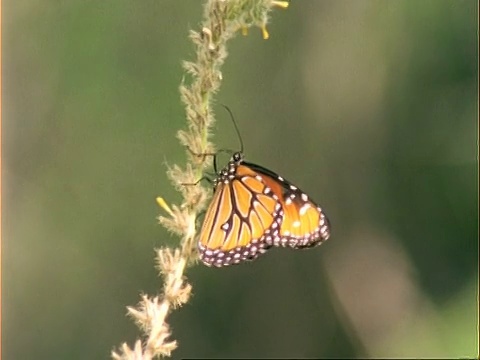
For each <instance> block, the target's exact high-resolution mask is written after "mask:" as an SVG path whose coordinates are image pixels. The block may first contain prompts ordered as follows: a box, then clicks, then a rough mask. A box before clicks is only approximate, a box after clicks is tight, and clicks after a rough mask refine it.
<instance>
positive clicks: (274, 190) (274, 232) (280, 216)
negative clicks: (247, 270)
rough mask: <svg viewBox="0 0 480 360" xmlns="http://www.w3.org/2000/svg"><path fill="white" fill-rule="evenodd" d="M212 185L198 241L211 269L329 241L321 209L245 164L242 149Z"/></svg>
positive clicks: (300, 193)
mask: <svg viewBox="0 0 480 360" xmlns="http://www.w3.org/2000/svg"><path fill="white" fill-rule="evenodd" d="M242 147H243V146H242ZM213 187H214V193H213V198H212V200H211V202H210V205H209V207H208V209H207V211H206V214H205V218H204V221H203V225H202V229H201V231H200V236H199V241H198V250H199V255H200V259H201V260H202V262H203V263H204V264H205V265H207V266H216V267H222V266H227V265H232V264H239V263H241V262H243V261H246V260H254V259H256V258H257V257H258V256H259V255H261V254H263V253H265V252H266V251H267V250H268V249H269V248H271V247H290V248H294V249H303V248H309V247H313V246H316V245H319V244H321V243H322V242H323V241H325V240H327V239H328V238H329V237H330V222H329V220H328V219H327V217H326V215H325V213H324V212H323V210H322V208H321V207H320V206H319V205H317V204H316V203H315V202H313V200H311V199H310V198H309V197H308V195H307V194H305V193H304V192H303V191H302V190H300V189H299V188H298V187H296V186H295V185H293V184H292V183H291V182H289V181H287V180H286V179H284V178H283V177H281V176H279V175H277V174H276V173H274V172H273V171H271V170H268V169H266V168H264V167H262V166H260V165H256V164H252V163H249V162H246V161H244V155H243V152H241V151H239V152H235V153H233V155H232V157H231V159H230V161H229V162H228V164H227V166H225V168H223V169H222V170H221V171H220V172H218V173H217V176H216V177H215V179H213Z"/></svg>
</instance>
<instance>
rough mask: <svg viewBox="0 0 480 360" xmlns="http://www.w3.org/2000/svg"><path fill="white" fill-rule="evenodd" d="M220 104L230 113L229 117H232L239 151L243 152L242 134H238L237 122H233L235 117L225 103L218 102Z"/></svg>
mask: <svg viewBox="0 0 480 360" xmlns="http://www.w3.org/2000/svg"><path fill="white" fill-rule="evenodd" d="M220 105H222V106H223V107H224V108H225V109H226V110H227V111H228V113H229V114H230V118H231V119H232V122H233V126H234V127H235V131H236V132H237V136H238V139H239V140H240V152H241V153H243V139H242V136H241V135H240V130H238V126H237V123H236V122H235V118H234V117H233V113H232V110H230V108H229V107H228V106H227V105H223V104H220Z"/></svg>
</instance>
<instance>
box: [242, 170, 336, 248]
mask: <svg viewBox="0 0 480 360" xmlns="http://www.w3.org/2000/svg"><path fill="white" fill-rule="evenodd" d="M244 164H245V165H246V166H248V167H249V168H251V169H252V170H254V171H255V172H257V173H258V174H260V175H261V176H262V179H263V182H264V183H265V185H267V186H268V187H269V188H270V189H272V191H273V193H274V194H275V195H276V197H277V198H278V199H279V202H280V204H281V206H282V211H281V214H282V221H281V226H280V230H279V232H278V236H277V237H275V238H274V239H273V240H272V241H267V243H268V244H269V245H274V246H283V247H287V246H288V247H292V248H296V249H299V248H308V247H312V246H316V245H319V244H321V243H322V242H323V241H325V240H327V239H328V238H329V237H330V222H329V221H328V218H327V217H326V215H325V213H324V212H323V210H322V209H321V207H320V206H319V205H317V204H316V203H315V202H313V201H312V200H311V199H309V197H308V196H307V194H305V193H304V192H303V191H302V190H300V189H299V188H297V187H296V186H294V185H293V184H292V183H290V182H289V181H287V180H285V179H283V178H282V177H280V176H278V175H277V174H275V173H274V172H273V171H270V170H268V169H265V168H263V167H261V166H259V165H256V164H251V163H244Z"/></svg>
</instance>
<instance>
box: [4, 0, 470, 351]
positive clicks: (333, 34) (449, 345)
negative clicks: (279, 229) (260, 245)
mask: <svg viewBox="0 0 480 360" xmlns="http://www.w3.org/2000/svg"><path fill="white" fill-rule="evenodd" d="M2 5H3V8H2V11H3V17H2V20H3V29H2V30H3V38H2V40H3V49H2V50H3V59H2V61H3V69H2V70H3V73H2V76H3V84H2V87H3V99H2V100H3V104H2V105H3V107H2V118H3V124H2V126H3V128H2V133H3V137H2V146H3V148H2V150H3V159H2V160H3V168H2V176H3V178H2V181H3V191H2V196H3V212H2V215H3V217H2V228H3V239H2V246H3V249H2V252H3V259H2V261H3V269H2V270H3V271H2V286H3V288H2V294H3V299H2V315H3V323H2V335H3V336H2V342H3V354H2V355H3V358H4V359H30V358H37V359H43V358H49V359H50V358H53V359H64V358H68V359H84V358H106V357H108V356H109V353H110V350H111V349H112V347H114V346H117V345H119V344H120V343H121V342H123V341H128V342H129V343H132V342H133V341H134V340H135V338H136V337H137V336H138V330H137V329H136V328H135V326H134V325H133V324H132V323H131V321H130V320H129V319H127V318H126V317H125V316H124V315H125V312H126V310H125V306H127V305H132V304H135V303H136V302H137V301H138V300H139V293H140V292H146V293H149V294H155V293H157V292H158V291H160V290H159V289H160V284H161V280H160V279H159V278H157V277H156V274H155V270H154V267H153V265H154V264H153V248H154V247H159V246H164V245H174V244H175V243H176V241H177V239H176V238H174V237H173V236H171V235H169V234H168V233H166V231H165V230H164V229H163V228H161V227H160V226H159V225H157V224H156V216H157V215H158V214H159V212H160V210H159V209H158V208H157V206H156V204H155V201H154V199H155V197H156V196H158V195H161V196H163V197H165V198H166V199H168V200H169V201H172V202H175V201H177V200H178V199H179V197H178V195H177V194H176V193H175V192H174V191H173V189H172V187H171V185H170V184H169V182H168V180H167V178H166V175H165V169H166V167H165V163H168V164H173V163H180V164H181V163H182V160H183V159H184V149H182V148H181V147H180V146H179V145H178V142H177V140H176V138H175V133H176V131H177V130H178V129H179V128H181V127H183V126H184V120H183V108H182V105H181V103H180V100H179V94H178V86H179V84H180V81H181V80H182V76H183V73H182V69H181V60H183V59H192V57H193V48H192V46H191V44H190V42H189V41H188V38H187V35H188V30H189V29H190V28H198V26H199V23H200V19H201V13H202V8H201V5H202V4H201V2H200V1H193V0H191V1H182V2H179V1H171V0H169V1H166V0H165V1H151V0H145V1H125V0H116V1H112V0H105V1H97V2H92V1H80V0H70V1H62V2H58V1H46V0H43V1H38V0H37V1H35V0H32V1H28V2H25V1H4V2H3V3H2ZM477 27H478V4H477V2H476V1H473V0H468V1H467V0H465V1H460V0H425V1H414V0H402V1H395V2H394V1H388V2H387V1H380V0H376V1H355V2H351V1H334V0H331V1H330V0H329V1H327V0H325V1H315V2H314V1H310V2H294V1H292V2H291V6H290V7H289V9H288V10H287V11H280V10H278V11H275V12H274V13H273V16H272V23H271V24H270V26H269V31H270V35H271V37H270V39H269V40H268V41H264V40H263V39H262V37H261V34H260V33H259V32H255V30H254V29H252V31H251V32H250V34H249V35H248V36H247V37H243V36H240V35H239V36H238V37H237V38H235V39H234V41H233V42H232V43H231V44H230V57H229V58H228V59H227V62H226V64H225V67H224V72H223V77H224V84H223V87H222V89H221V91H220V93H219V95H218V102H219V103H223V104H227V105H228V106H229V107H230V108H231V109H232V110H233V112H234V113H235V116H236V119H237V122H238V124H239V127H240V129H241V132H242V135H243V140H244V142H245V145H246V156H247V159H248V160H250V161H252V162H255V163H259V164H262V165H263V166H266V167H268V168H270V169H272V170H274V171H278V172H279V173H280V174H282V175H283V176H285V177H286V178H287V179H289V180H292V181H294V182H295V183H296V184H298V185H299V186H300V187H301V188H302V189H303V190H305V191H307V192H308V193H309V194H311V196H312V197H313V198H315V199H317V200H318V201H319V203H320V204H321V205H322V206H323V207H324V208H325V209H326V212H327V214H328V215H329V217H330V219H331V222H332V225H333V232H332V237H331V240H329V241H328V242H327V243H326V244H325V245H323V246H322V247H320V248H316V249H314V250H308V251H300V252H294V251H287V250H283V251H282V250H278V251H277V250H273V251H271V253H270V254H268V255H266V256H265V257H262V258H261V259H259V260H257V261H256V262H254V263H251V264H248V265H242V266H237V267H232V268H226V269H220V270H219V269H210V268H206V267H204V266H202V265H198V266H196V267H193V268H191V269H189V271H188V273H187V275H188V277H189V279H190V281H191V283H192V284H193V287H194V297H193V298H192V299H191V301H190V302H189V303H188V304H187V306H185V307H184V308H182V309H180V310H178V311H175V312H174V313H173V314H172V315H171V317H170V322H171V324H172V326H173V333H174V337H175V338H176V339H178V340H179V341H180V348H179V350H178V351H177V352H175V354H174V358H181V357H190V358H193V357H217V358H220V357H237V358H238V357H270V358H271V357H337V358H338V357H349V358H351V357H369V356H375V357H387V356H388V357H399V356H410V357H427V356H428V357H440V356H441V357H459V356H470V357H473V356H476V353H477V347H478V340H477V339H478V337H477V335H478V334H477V329H478V310H477V306H478V304H477V300H476V299H477V296H478V242H477V235H478V138H477V133H478V37H477ZM217 119H218V123H217V132H216V134H215V140H216V143H217V144H218V147H220V148H222V147H223V148H235V147H237V146H238V145H237V144H238V140H237V139H236V137H235V133H234V131H233V129H232V126H231V123H230V120H229V119H228V115H227V114H226V113H225V111H223V109H222V108H221V107H217ZM224 161H226V159H224ZM354 270H355V271H354Z"/></svg>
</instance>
